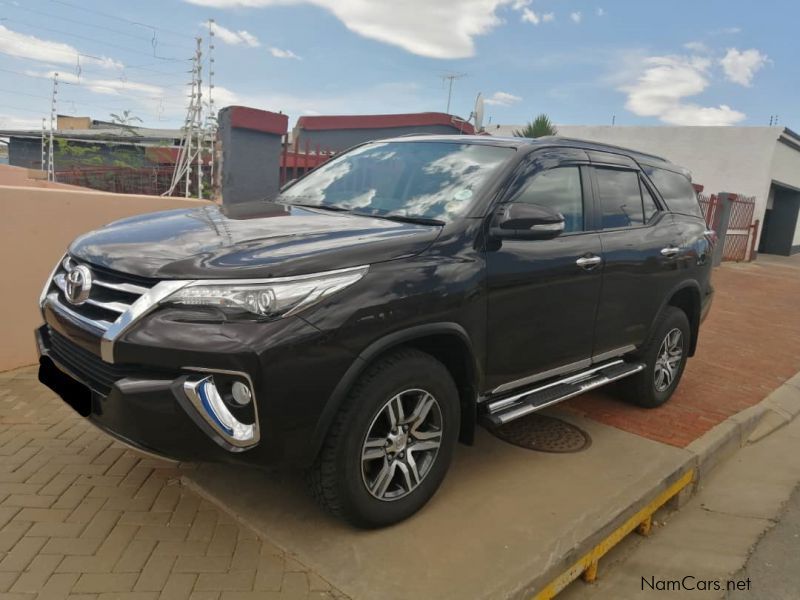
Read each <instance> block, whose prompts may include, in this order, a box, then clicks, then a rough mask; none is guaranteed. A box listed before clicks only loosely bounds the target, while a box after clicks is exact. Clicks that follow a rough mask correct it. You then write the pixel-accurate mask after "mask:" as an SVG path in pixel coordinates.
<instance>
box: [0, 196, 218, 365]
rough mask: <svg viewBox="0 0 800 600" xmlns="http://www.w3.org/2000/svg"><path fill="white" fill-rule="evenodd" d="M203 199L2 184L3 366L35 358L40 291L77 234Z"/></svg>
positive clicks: (0, 357) (0, 310)
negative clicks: (131, 217) (130, 217)
mask: <svg viewBox="0 0 800 600" xmlns="http://www.w3.org/2000/svg"><path fill="white" fill-rule="evenodd" d="M204 204H208V202H206V201H203V200H185V199H182V198H161V197H159V196H135V195H128V194H111V193H106V192H94V191H84V190H80V191H73V190H56V189H41V188H29V187H16V186H4V185H0V280H2V290H0V322H1V323H2V331H3V339H2V343H1V344H0V371H6V370H8V369H14V368H16V367H20V366H23V365H30V364H33V363H35V362H36V361H37V357H36V347H35V343H34V340H33V330H34V329H35V328H36V327H37V326H38V325H39V324H40V323H41V322H42V317H41V313H40V312H39V294H40V293H41V291H42V286H43V285H44V281H45V279H46V278H47V276H48V275H49V274H50V272H51V271H52V269H53V267H54V266H55V264H56V262H57V261H58V259H59V258H60V257H61V256H62V255H63V254H64V252H65V251H66V249H67V246H68V245H69V243H70V242H71V241H72V240H73V239H74V238H76V237H77V236H78V235H80V234H82V233H85V232H86V231H89V230H91V229H96V228H97V227H99V226H101V225H104V224H106V223H108V222H110V221H114V220H116V219H121V218H123V217H129V216H132V215H137V214H141V213H146V212H152V211H156V210H165V209H171V208H182V207H195V206H202V205H204Z"/></svg>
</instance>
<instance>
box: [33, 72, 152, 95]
mask: <svg viewBox="0 0 800 600" xmlns="http://www.w3.org/2000/svg"><path fill="white" fill-rule="evenodd" d="M54 73H55V72H54V71H33V70H28V71H25V74H26V75H30V76H31V77H41V78H43V79H51V78H52V77H53V75H54ZM58 80H59V81H61V82H63V83H67V84H73V85H80V86H82V87H83V88H85V89H87V90H89V91H90V92H94V93H96V94H105V95H109V96H120V95H125V96H130V95H146V96H162V95H163V94H164V88H162V87H159V86H157V85H150V84H149V83H139V82H136V81H127V80H125V79H94V78H91V77H78V76H77V75H75V74H74V73H61V72H59V74H58Z"/></svg>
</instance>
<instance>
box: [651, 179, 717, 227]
mask: <svg viewBox="0 0 800 600" xmlns="http://www.w3.org/2000/svg"><path fill="white" fill-rule="evenodd" d="M646 173H647V175H648V176H649V177H650V179H651V180H652V181H653V183H654V184H655V186H656V187H657V188H658V191H659V192H661V197H662V198H664V202H666V203H667V207H668V208H669V209H670V210H671V211H672V212H676V213H682V214H684V215H691V216H693V217H700V218H701V219H702V218H703V213H702V211H701V210H700V205H699V204H698V202H697V194H695V193H694V188H693V187H692V184H691V183H690V182H689V180H688V179H687V178H686V177H685V176H683V175H681V174H680V173H673V172H672V171H667V170H666V169H656V168H655V167H651V168H648V169H647V170H646Z"/></svg>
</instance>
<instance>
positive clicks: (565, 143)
mask: <svg viewBox="0 0 800 600" xmlns="http://www.w3.org/2000/svg"><path fill="white" fill-rule="evenodd" d="M380 141H382V142H390V141H391V142H407V141H426V142H435V141H448V142H452V141H460V142H466V143H468V144H485V145H489V146H508V147H512V148H522V147H525V146H542V147H548V146H561V147H567V148H581V149H583V150H598V151H601V152H614V153H617V154H623V155H625V156H629V157H631V158H634V159H636V160H637V161H638V162H645V163H648V164H653V163H658V164H663V165H669V166H671V168H672V169H673V170H674V169H675V168H676V166H675V165H673V164H672V163H671V162H670V161H668V160H667V159H666V158H663V157H661V156H656V155H655V154H647V153H645V152H639V151H638V150H631V149H630V148H623V147H622V146H614V145H612V144H603V143H601V142H592V141H589V140H580V139H577V138H568V137H561V136H558V135H549V136H544V137H539V138H525V137H501V136H494V135H489V136H486V135H424V134H422V135H404V136H400V137H395V138H389V139H386V140H380Z"/></svg>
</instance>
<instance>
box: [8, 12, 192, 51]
mask: <svg viewBox="0 0 800 600" xmlns="http://www.w3.org/2000/svg"><path fill="white" fill-rule="evenodd" d="M53 1H55V0H53ZM4 20H5V21H9V22H12V23H17V24H19V25H22V26H24V27H29V28H30V29H34V30H37V31H38V30H41V31H49V32H50V33H58V34H61V35H66V36H69V37H74V38H77V39H81V40H86V41H89V42H94V43H95V44H102V45H104V46H108V47H109V48H116V49H117V50H120V51H122V52H129V53H131V54H142V55H144V56H150V57H152V58H157V59H158V60H163V61H167V62H188V61H189V60H191V59H186V58H175V57H171V56H158V55H157V54H156V53H155V51H156V49H155V46H153V54H149V53H147V52H142V51H141V50H134V49H133V48H128V47H127V46H120V45H119V44H114V43H112V42H105V41H103V40H99V39H97V38H93V37H89V36H86V35H81V34H79V33H71V32H69V31H64V30H63V29H53V28H52V27H42V26H41V25H32V24H31V23H27V22H25V21H20V20H18V19H9V18H6V19H4ZM92 58H94V59H96V60H103V59H102V58H100V57H96V56H95V57H92ZM109 60H110V59H109Z"/></svg>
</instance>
